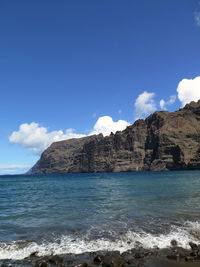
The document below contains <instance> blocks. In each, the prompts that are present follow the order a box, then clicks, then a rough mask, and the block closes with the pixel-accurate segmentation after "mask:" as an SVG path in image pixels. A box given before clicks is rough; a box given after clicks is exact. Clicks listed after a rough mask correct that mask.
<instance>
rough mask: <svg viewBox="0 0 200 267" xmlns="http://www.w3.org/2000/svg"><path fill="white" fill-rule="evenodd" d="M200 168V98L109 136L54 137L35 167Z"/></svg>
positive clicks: (84, 169) (37, 170)
mask: <svg viewBox="0 0 200 267" xmlns="http://www.w3.org/2000/svg"><path fill="white" fill-rule="evenodd" d="M180 169H200V101H198V102H197V103H195V102H191V103H190V104H187V105H186V106H185V107H184V108H183V109H180V110H178V111H176V112H168V111H158V112H155V113H153V114H152V115H150V116H149V117H148V118H147V119H146V120H137V121H136V122H135V123H134V124H133V125H131V126H129V127H127V128H126V129H125V130H124V131H122V132H116V134H111V135H110V136H107V137H103V136H102V135H98V136H95V135H94V136H89V137H84V138H80V139H70V140H66V141H61V142H56V143H53V144H52V145H51V146H50V147H49V148H47V149H46V150H45V151H44V152H43V153H42V155H41V158H40V160H39V161H38V162H37V163H36V165H35V166H33V168H32V169H31V170H30V172H31V173H38V174H39V173H65V172H120V171H150V170H151V171H161V170H180Z"/></svg>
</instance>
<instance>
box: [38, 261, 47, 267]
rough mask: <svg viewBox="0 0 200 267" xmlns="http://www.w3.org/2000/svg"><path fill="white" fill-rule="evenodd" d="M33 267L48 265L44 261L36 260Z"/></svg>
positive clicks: (45, 266)
mask: <svg viewBox="0 0 200 267" xmlns="http://www.w3.org/2000/svg"><path fill="white" fill-rule="evenodd" d="M35 267H48V263H47V262H46V261H42V262H36V264H35Z"/></svg>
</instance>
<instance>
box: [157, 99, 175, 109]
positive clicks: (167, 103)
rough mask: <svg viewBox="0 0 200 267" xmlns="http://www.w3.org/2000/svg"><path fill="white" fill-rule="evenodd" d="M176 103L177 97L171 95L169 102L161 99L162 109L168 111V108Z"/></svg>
mask: <svg viewBox="0 0 200 267" xmlns="http://www.w3.org/2000/svg"><path fill="white" fill-rule="evenodd" d="M175 101H176V95H171V96H170V97H169V100H168V101H165V100H164V99H161V100H160V108H161V109H164V110H166V109H167V108H166V106H169V105H172V104H174V102H175Z"/></svg>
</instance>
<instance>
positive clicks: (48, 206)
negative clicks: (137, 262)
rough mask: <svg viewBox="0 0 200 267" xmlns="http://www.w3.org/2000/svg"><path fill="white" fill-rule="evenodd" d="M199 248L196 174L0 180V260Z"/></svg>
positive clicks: (199, 177)
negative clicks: (155, 248) (102, 251)
mask: <svg viewBox="0 0 200 267" xmlns="http://www.w3.org/2000/svg"><path fill="white" fill-rule="evenodd" d="M173 238H176V239H177V241H178V242H179V245H181V246H183V247H187V245H188V242H189V241H190V240H193V241H194V242H200V171H180V172H144V173H142V172H141V173H98V174H65V175H64V174H63V175H37V176H35V175H31V176H28V175H16V176H0V259H3V258H6V257H7V256H8V255H9V257H10V258H24V257H26V256H28V255H30V253H32V252H34V251H36V250H37V251H40V253H41V255H47V254H50V253H58V254H59V253H68V252H72V253H80V252H84V251H92V250H99V249H107V250H112V249H119V250H120V251H124V250H127V249H130V248H132V247H135V246H137V245H138V244H140V245H142V246H144V247H153V246H159V247H166V246H169V245H170V241H171V239H173Z"/></svg>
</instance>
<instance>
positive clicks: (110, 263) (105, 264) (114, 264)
mask: <svg viewBox="0 0 200 267" xmlns="http://www.w3.org/2000/svg"><path fill="white" fill-rule="evenodd" d="M124 266H126V262H125V260H124V259H123V258H122V257H121V256H120V254H119V253H116V252H112V253H108V254H107V255H105V257H104V258H103V261H102V267H124Z"/></svg>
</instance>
